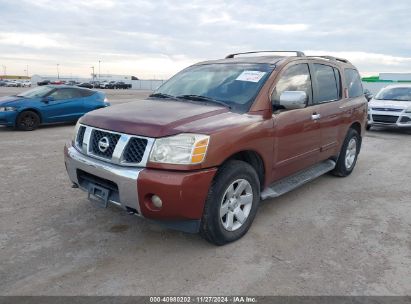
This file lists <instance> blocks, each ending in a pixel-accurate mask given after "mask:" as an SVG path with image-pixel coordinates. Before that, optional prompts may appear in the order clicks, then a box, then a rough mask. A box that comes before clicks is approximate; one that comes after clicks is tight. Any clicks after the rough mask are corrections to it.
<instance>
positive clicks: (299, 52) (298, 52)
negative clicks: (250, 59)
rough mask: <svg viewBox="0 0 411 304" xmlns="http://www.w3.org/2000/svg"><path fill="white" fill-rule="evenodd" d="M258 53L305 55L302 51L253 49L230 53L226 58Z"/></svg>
mask: <svg viewBox="0 0 411 304" xmlns="http://www.w3.org/2000/svg"><path fill="white" fill-rule="evenodd" d="M257 53H295V54H296V56H297V57H304V56H305V54H304V53H303V52H301V51H253V52H244V53H235V54H229V55H227V56H226V57H225V58H226V59H229V58H234V56H237V55H246V54H257Z"/></svg>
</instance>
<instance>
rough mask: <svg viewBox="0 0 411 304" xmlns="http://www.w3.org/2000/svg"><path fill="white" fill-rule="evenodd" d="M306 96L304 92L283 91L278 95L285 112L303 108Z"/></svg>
mask: <svg viewBox="0 0 411 304" xmlns="http://www.w3.org/2000/svg"><path fill="white" fill-rule="evenodd" d="M307 100H308V96H307V93H305V92H304V91H284V92H282V93H281V95H280V105H282V106H283V107H284V108H286V109H287V110H295V109H302V108H305V106H306V104H307Z"/></svg>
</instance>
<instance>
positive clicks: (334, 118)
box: [310, 63, 343, 160]
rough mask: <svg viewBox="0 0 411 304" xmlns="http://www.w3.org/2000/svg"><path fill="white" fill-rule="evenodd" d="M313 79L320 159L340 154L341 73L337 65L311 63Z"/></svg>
mask: <svg viewBox="0 0 411 304" xmlns="http://www.w3.org/2000/svg"><path fill="white" fill-rule="evenodd" d="M310 68H311V71H312V73H311V75H312V79H313V104H314V106H315V107H316V110H317V114H318V115H319V119H318V122H319V125H320V129H321V144H320V155H319V158H320V160H325V159H328V158H330V157H331V156H335V155H337V154H338V147H339V143H338V140H339V137H340V136H339V132H340V129H341V126H342V120H343V118H342V117H343V115H342V102H343V100H342V89H341V87H342V86H341V74H340V71H339V69H338V68H337V67H335V66H332V65H327V64H323V63H321V64H320V63H312V64H310Z"/></svg>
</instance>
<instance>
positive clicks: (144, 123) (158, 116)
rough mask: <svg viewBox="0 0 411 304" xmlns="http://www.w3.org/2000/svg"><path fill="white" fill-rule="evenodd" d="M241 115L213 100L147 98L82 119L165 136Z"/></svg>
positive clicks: (204, 128) (209, 127) (130, 131)
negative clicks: (193, 100)
mask: <svg viewBox="0 0 411 304" xmlns="http://www.w3.org/2000/svg"><path fill="white" fill-rule="evenodd" d="M241 116H242V115H240V114H236V113H232V112H230V111H229V110H228V109H227V108H225V107H220V106H214V105H209V104H207V105H206V104H199V103H192V102H184V101H173V100H156V99H148V100H146V99H145V100H138V101H135V102H130V103H125V104H121V105H115V106H111V107H107V108H104V109H99V110H96V111H92V112H89V113H88V114H86V115H85V116H83V117H82V118H81V120H80V122H81V123H83V124H86V125H90V126H93V127H97V128H101V129H105V130H112V131H116V132H121V133H127V134H133V135H141V136H147V137H163V136H168V135H173V134H177V133H180V132H202V133H204V134H208V133H210V132H211V131H212V129H213V128H215V127H218V126H220V127H221V125H222V124H227V123H231V124H232V123H233V122H235V121H236V117H238V118H240V117H241Z"/></svg>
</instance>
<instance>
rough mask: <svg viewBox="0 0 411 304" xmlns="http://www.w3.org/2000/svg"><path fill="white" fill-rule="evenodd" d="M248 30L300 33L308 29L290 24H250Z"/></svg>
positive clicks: (304, 25) (303, 25)
mask: <svg viewBox="0 0 411 304" xmlns="http://www.w3.org/2000/svg"><path fill="white" fill-rule="evenodd" d="M247 28H249V29H257V30H269V31H274V32H277V31H278V32H300V31H305V30H307V29H308V28H309V26H308V25H307V24H302V23H294V24H293V23H291V24H272V23H251V24H248V25H247Z"/></svg>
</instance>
